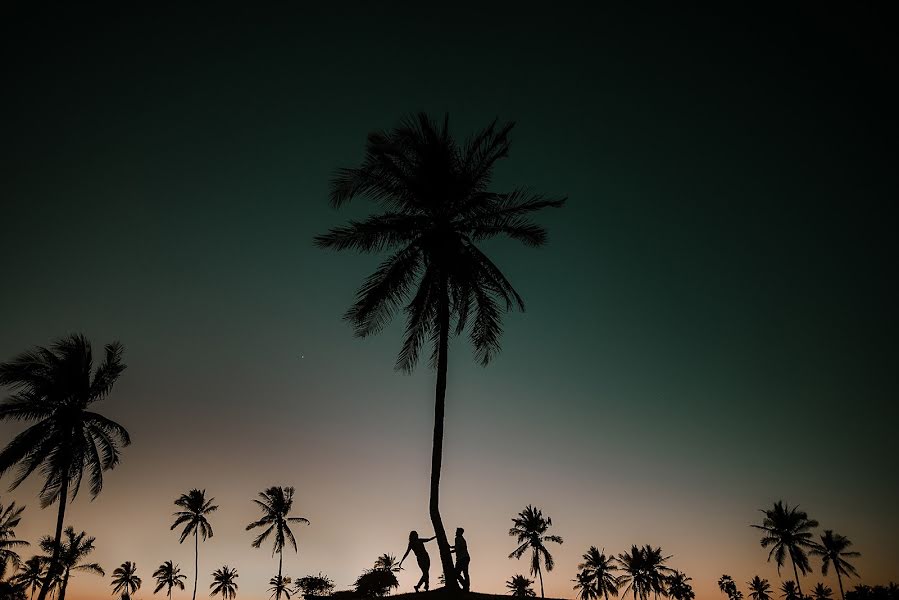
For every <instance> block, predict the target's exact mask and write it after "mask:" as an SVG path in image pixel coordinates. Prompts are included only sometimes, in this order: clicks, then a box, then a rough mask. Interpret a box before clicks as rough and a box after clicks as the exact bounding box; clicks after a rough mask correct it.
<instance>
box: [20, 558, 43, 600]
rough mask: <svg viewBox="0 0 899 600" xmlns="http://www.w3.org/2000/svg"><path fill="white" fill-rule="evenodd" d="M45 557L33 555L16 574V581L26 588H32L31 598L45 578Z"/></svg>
mask: <svg viewBox="0 0 899 600" xmlns="http://www.w3.org/2000/svg"><path fill="white" fill-rule="evenodd" d="M45 562H46V561H45V560H44V557H42V556H32V557H31V558H29V559H28V560H26V561H25V562H24V563H23V568H22V570H21V571H19V573H18V574H17V575H16V576H15V580H16V583H18V584H20V585H22V586H24V587H25V589H29V588H30V589H31V596H30V597H31V598H32V599H33V598H34V592H35V591H36V590H37V588H38V587H40V585H41V582H42V581H43V580H44V575H45V570H44V563H45Z"/></svg>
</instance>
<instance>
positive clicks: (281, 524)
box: [247, 486, 309, 600]
mask: <svg viewBox="0 0 899 600" xmlns="http://www.w3.org/2000/svg"><path fill="white" fill-rule="evenodd" d="M294 491H295V490H294V488H293V487H291V486H288V487H281V486H272V487H270V488H268V489H267V490H265V491H264V492H259V497H260V498H261V500H253V502H255V503H256V505H257V506H258V507H259V508H260V510H262V518H261V519H259V520H258V521H253V522H252V523H250V524H249V525H247V531H249V530H251V529H255V528H256V527H264V528H265V529H264V530H263V531H262V533H260V534H259V535H258V536H257V537H256V539H255V540H253V547H254V548H259V547H260V546H261V545H262V542H264V541H265V540H266V539H267V538H268V536H270V535H271V534H272V533H274V534H275V538H274V544H273V546H272V556H274V555H275V553H277V554H278V577H277V579H272V582H275V583H272V585H273V586H275V587H274V588H272V589H273V590H274V592H275V594H276V596H277V598H278V600H280V598H281V595H282V591H283V589H282V588H284V585H283V583H284V580H283V578H282V577H281V567H282V564H283V559H284V545H285V544H286V543H287V542H288V541H289V542H290V543H291V544H292V545H293V551H294V552H297V540H296V538H295V537H294V536H293V532H292V531H291V530H290V524H291V523H305V524H306V525H308V524H309V519H306V518H304V517H291V516H290V511H291V509H292V508H293V494H294ZM276 584H277V585H276ZM286 597H287V598H289V597H290V596H286Z"/></svg>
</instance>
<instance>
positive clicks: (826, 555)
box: [809, 529, 861, 600]
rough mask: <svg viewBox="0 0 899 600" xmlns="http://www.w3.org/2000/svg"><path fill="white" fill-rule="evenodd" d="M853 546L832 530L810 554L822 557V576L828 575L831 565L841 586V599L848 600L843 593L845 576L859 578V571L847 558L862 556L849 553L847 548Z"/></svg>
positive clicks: (845, 538)
mask: <svg viewBox="0 0 899 600" xmlns="http://www.w3.org/2000/svg"><path fill="white" fill-rule="evenodd" d="M851 545H852V542H851V541H849V538H847V537H846V536H843V535H840V534H838V533H834V532H833V530H832V529H825V530H824V534H823V535H822V536H821V543H820V544H818V545H817V547H815V548H812V550H811V552H809V554H812V555H814V556H820V557H821V574H822V575H827V570H828V568H829V567H830V565H833V570H834V571H835V572H836V574H837V583H839V584H840V597H841V598H842V600H846V594H844V593H843V575H845V576H846V577H858V571H856V570H855V567H853V566H852V565H851V564H850V563H849V561H847V560H846V559H847V558H856V557H858V556H861V553H860V552H853V551H849V552H847V548H849V546H851Z"/></svg>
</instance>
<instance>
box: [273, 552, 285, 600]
mask: <svg viewBox="0 0 899 600" xmlns="http://www.w3.org/2000/svg"><path fill="white" fill-rule="evenodd" d="M283 562H284V550H283V549H281V550H280V551H279V552H278V587H276V588H275V594H277V595H276V596H275V600H281V586H282V585H283V583H284V582H283V581H281V565H282V564H283Z"/></svg>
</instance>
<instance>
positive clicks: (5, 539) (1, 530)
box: [0, 502, 28, 579]
mask: <svg viewBox="0 0 899 600" xmlns="http://www.w3.org/2000/svg"><path fill="white" fill-rule="evenodd" d="M24 510H25V507H24V506H18V507H17V506H16V503H15V502H10V503H9V506H7V507H6V508H3V504H0V579H3V577H4V575H5V574H6V569H7V567H8V566H9V565H10V564H11V565H12V566H13V567H16V568H18V567H19V565H21V563H22V559H21V557H19V555H18V553H17V552H16V551H15V550H13V548H18V547H21V546H27V545H28V542H26V541H24V540H17V539H16V527H17V526H18V525H19V523H20V522H21V521H22V512H24Z"/></svg>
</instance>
